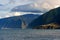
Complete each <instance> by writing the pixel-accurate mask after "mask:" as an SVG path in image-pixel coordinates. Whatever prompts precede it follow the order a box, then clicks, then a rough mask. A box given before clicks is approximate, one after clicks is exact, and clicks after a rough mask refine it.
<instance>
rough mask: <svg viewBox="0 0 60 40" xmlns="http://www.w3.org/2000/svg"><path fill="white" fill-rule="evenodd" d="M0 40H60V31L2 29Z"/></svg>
mask: <svg viewBox="0 0 60 40" xmlns="http://www.w3.org/2000/svg"><path fill="white" fill-rule="evenodd" d="M0 40H60V30H42V29H41V30H37V29H2V30H0Z"/></svg>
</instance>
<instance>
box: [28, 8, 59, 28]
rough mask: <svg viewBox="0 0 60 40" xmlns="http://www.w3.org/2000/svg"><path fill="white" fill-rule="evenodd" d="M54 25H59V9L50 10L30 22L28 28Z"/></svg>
mask: <svg viewBox="0 0 60 40" xmlns="http://www.w3.org/2000/svg"><path fill="white" fill-rule="evenodd" d="M50 23H56V24H58V25H60V7H58V8H55V9H52V10H50V11H48V12H46V13H45V14H43V15H41V16H39V17H38V18H37V19H35V20H34V21H32V22H31V23H30V24H29V26H28V28H34V27H37V26H40V25H45V24H50Z"/></svg>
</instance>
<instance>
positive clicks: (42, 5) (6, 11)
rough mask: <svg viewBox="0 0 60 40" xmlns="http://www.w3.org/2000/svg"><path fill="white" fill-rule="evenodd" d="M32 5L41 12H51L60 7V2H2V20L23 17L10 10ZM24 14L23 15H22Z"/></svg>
mask: <svg viewBox="0 0 60 40" xmlns="http://www.w3.org/2000/svg"><path fill="white" fill-rule="evenodd" d="M31 3H34V5H31V6H33V7H35V8H38V9H40V10H41V11H44V10H45V9H46V10H50V9H53V8H56V7H59V6H60V0H0V18H4V17H10V16H17V15H21V12H20V13H18V12H14V13H11V12H10V10H11V9H12V8H14V7H16V6H19V5H27V4H31ZM22 14H23V13H22Z"/></svg>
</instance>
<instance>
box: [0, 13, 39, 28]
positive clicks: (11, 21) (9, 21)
mask: <svg viewBox="0 0 60 40" xmlns="http://www.w3.org/2000/svg"><path fill="white" fill-rule="evenodd" d="M38 16H39V15H34V14H26V15H22V16H14V17H9V18H4V19H0V29H1V28H21V27H22V23H25V24H29V23H30V22H31V21H32V20H34V19H35V18H37V17H38Z"/></svg>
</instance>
